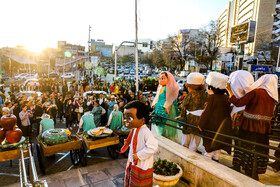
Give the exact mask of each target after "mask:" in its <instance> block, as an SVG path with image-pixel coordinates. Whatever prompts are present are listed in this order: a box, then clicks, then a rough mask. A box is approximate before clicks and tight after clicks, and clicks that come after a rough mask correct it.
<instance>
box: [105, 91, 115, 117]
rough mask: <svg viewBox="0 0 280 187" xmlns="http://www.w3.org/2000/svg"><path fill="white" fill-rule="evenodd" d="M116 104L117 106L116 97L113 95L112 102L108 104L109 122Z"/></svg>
mask: <svg viewBox="0 0 280 187" xmlns="http://www.w3.org/2000/svg"><path fill="white" fill-rule="evenodd" d="M115 104H116V99H115V96H114V95H111V96H110V101H109V102H108V103H107V105H108V111H107V120H109V116H110V114H111V112H112V110H113V108H114V105H115Z"/></svg>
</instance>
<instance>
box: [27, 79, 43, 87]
mask: <svg viewBox="0 0 280 187" xmlns="http://www.w3.org/2000/svg"><path fill="white" fill-rule="evenodd" d="M26 84H30V85H31V86H33V85H37V86H39V79H27V80H26V81H25V82H24V83H23V85H24V86H26Z"/></svg>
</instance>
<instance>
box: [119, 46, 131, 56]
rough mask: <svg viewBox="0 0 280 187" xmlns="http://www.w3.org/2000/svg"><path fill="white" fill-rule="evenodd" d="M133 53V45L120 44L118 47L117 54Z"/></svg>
mask: <svg viewBox="0 0 280 187" xmlns="http://www.w3.org/2000/svg"><path fill="white" fill-rule="evenodd" d="M134 54H135V46H134V45H122V46H120V48H119V49H118V56H125V55H133V56H134Z"/></svg>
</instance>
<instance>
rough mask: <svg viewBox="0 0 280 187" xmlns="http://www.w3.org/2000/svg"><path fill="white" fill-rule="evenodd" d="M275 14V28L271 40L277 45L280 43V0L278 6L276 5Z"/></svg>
mask: <svg viewBox="0 0 280 187" xmlns="http://www.w3.org/2000/svg"><path fill="white" fill-rule="evenodd" d="M273 16H274V22H273V29H272V40H271V42H273V43H276V44H277V46H279V45H280V0H277V2H276V7H275V13H274V14H273Z"/></svg>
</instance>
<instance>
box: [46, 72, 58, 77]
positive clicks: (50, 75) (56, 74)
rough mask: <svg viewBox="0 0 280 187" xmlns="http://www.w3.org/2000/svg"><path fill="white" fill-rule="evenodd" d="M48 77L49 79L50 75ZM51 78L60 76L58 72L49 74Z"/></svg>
mask: <svg viewBox="0 0 280 187" xmlns="http://www.w3.org/2000/svg"><path fill="white" fill-rule="evenodd" d="M47 77H48V75H47ZM49 77H50V78H58V77H59V74H58V73H57V72H50V73H49Z"/></svg>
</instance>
